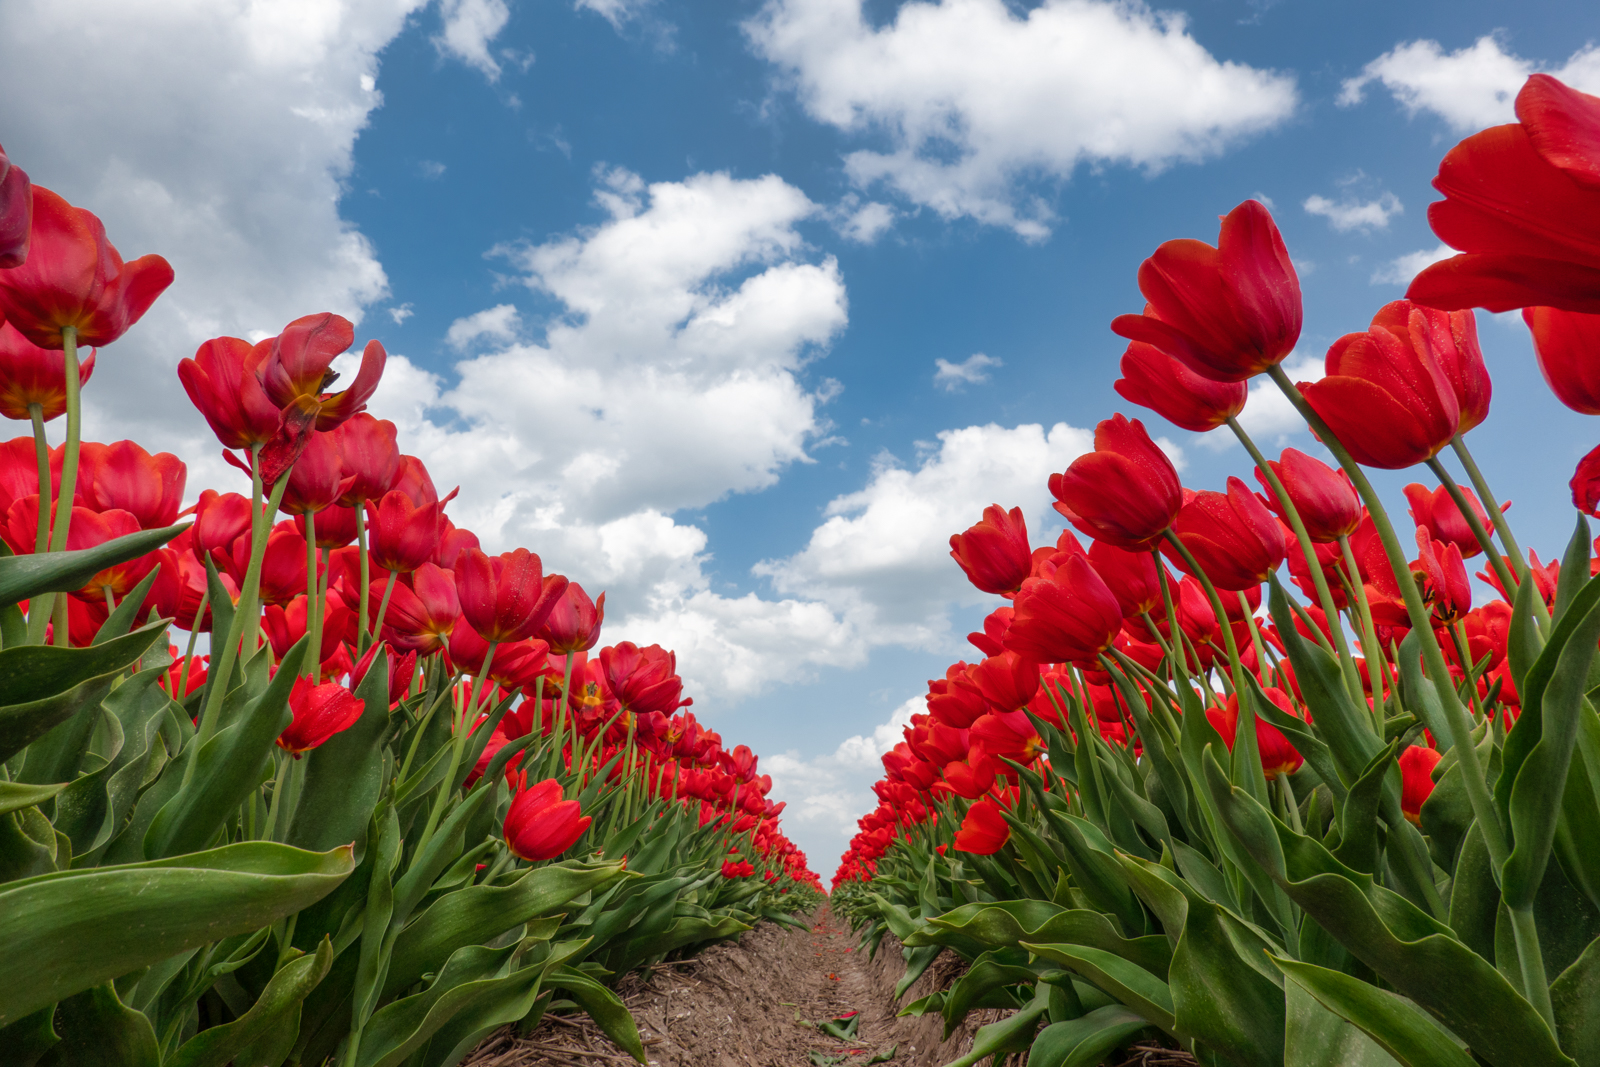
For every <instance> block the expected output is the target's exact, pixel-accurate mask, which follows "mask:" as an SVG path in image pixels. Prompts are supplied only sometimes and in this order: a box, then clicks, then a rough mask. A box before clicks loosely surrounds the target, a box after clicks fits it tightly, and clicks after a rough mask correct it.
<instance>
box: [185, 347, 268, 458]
mask: <svg viewBox="0 0 1600 1067" xmlns="http://www.w3.org/2000/svg"><path fill="white" fill-rule="evenodd" d="M271 347H272V346H271V343H270V342H269V341H263V342H261V343H260V344H258V345H252V344H251V343H250V342H249V341H246V340H244V339H243V338H239V337H214V338H212V339H211V340H209V341H207V342H205V343H204V344H202V345H201V346H200V347H199V348H198V349H196V350H195V354H194V358H193V359H185V360H183V361H181V362H180V363H179V364H178V380H179V381H180V382H182V383H183V388H184V391H185V392H186V393H188V394H189V402H190V403H192V404H193V405H194V406H195V407H196V408H198V409H199V411H200V414H201V415H204V416H205V420H206V423H207V424H208V425H209V426H210V427H211V432H212V433H214V434H216V435H217V440H218V441H221V442H222V447H224V448H242V449H246V450H250V449H254V448H256V447H257V446H259V445H263V444H265V443H266V442H268V441H270V440H272V438H273V435H274V434H276V433H277V432H278V424H279V422H281V421H282V415H281V413H280V412H279V411H278V408H277V405H275V404H273V402H272V401H271V400H269V399H267V393H266V390H265V389H263V388H262V387H261V381H260V379H259V378H258V377H257V373H258V368H259V367H260V364H261V362H262V361H263V360H264V359H266V358H267V355H268V353H269V352H270V351H271Z"/></svg>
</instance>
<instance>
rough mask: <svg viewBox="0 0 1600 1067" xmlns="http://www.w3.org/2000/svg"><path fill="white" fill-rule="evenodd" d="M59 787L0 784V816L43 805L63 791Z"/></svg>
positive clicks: (61, 785)
mask: <svg viewBox="0 0 1600 1067" xmlns="http://www.w3.org/2000/svg"><path fill="white" fill-rule="evenodd" d="M65 788H67V787H66V785H65V784H60V785H28V784H27V783H24V782H0V815H8V814H10V813H11V812H13V811H17V810H19V809H21V808H31V807H33V806H34V805H36V804H43V803H44V802H45V801H47V800H49V799H50V798H51V797H53V796H55V795H56V794H57V793H59V792H61V791H62V790H63V789H65Z"/></svg>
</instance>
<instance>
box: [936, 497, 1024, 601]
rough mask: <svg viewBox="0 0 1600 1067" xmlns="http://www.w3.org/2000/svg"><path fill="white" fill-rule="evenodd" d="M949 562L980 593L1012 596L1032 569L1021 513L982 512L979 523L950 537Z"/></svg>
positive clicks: (990, 509)
mask: <svg viewBox="0 0 1600 1067" xmlns="http://www.w3.org/2000/svg"><path fill="white" fill-rule="evenodd" d="M950 558H951V559H953V560H955V561H956V563H958V564H959V565H960V566H961V569H962V570H963V571H965V572H966V575H967V580H968V581H970V582H971V583H972V584H973V585H975V586H977V587H978V589H980V590H981V591H983V592H985V593H997V594H999V595H1001V596H1006V595H1009V594H1012V593H1015V592H1016V591H1017V590H1018V589H1019V588H1020V587H1021V586H1022V581H1023V579H1024V578H1026V577H1028V575H1029V573H1030V572H1031V571H1032V569H1033V553H1032V550H1030V549H1029V548H1028V526H1027V523H1026V522H1024V521H1023V518H1022V509H1021V508H1012V509H1011V510H1010V511H1009V512H1008V511H1006V510H1005V509H1003V508H1002V507H1001V506H1000V505H999V504H990V505H989V506H988V507H986V508H984V509H983V521H982V522H980V523H978V524H977V525H976V526H971V527H968V528H967V531H966V532H965V533H959V534H954V535H952V536H951V538H950Z"/></svg>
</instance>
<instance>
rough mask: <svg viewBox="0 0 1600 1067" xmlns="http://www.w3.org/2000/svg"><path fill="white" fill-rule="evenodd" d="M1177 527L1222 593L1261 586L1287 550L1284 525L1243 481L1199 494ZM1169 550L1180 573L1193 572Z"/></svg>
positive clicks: (1180, 537)
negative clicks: (1223, 491)
mask: <svg viewBox="0 0 1600 1067" xmlns="http://www.w3.org/2000/svg"><path fill="white" fill-rule="evenodd" d="M1172 529H1173V532H1174V533H1176V534H1177V535H1178V540H1179V541H1181V542H1183V546H1184V547H1185V548H1187V549H1188V550H1189V551H1190V552H1191V553H1193V554H1194V558H1195V562H1196V563H1198V564H1199V565H1200V569H1201V570H1203V571H1205V573H1206V577H1208V578H1210V579H1211V584H1212V585H1214V586H1216V587H1217V588H1218V589H1227V590H1231V591H1236V590H1244V589H1251V588H1254V587H1256V586H1259V585H1260V584H1261V583H1262V582H1264V581H1266V580H1267V575H1269V574H1271V573H1272V572H1273V571H1275V570H1277V569H1278V565H1279V564H1281V563H1282V562H1283V557H1284V555H1285V554H1286V552H1287V548H1286V546H1285V545H1284V542H1283V526H1282V524H1280V523H1279V522H1278V520H1277V519H1275V518H1273V516H1272V513H1271V512H1269V511H1268V510H1267V509H1266V507H1265V506H1263V505H1262V503H1261V501H1260V500H1258V499H1256V495H1255V494H1254V493H1252V492H1251V491H1250V490H1249V488H1247V487H1246V486H1245V484H1244V482H1243V481H1241V480H1240V479H1238V478H1229V479H1228V491H1227V493H1225V494H1224V493H1214V492H1210V491H1206V492H1201V493H1196V494H1195V495H1194V498H1193V499H1192V500H1190V501H1189V502H1188V503H1187V504H1185V505H1184V506H1183V510H1182V511H1180V512H1178V519H1177V522H1175V523H1173V527H1172ZM1165 551H1166V552H1167V555H1168V556H1169V557H1170V558H1171V559H1172V562H1173V565H1174V566H1176V567H1177V568H1178V569H1179V570H1181V571H1183V572H1184V573H1185V574H1193V573H1194V571H1193V570H1192V569H1191V568H1190V566H1189V564H1188V562H1187V561H1186V560H1184V558H1183V557H1182V556H1181V555H1179V554H1178V553H1176V552H1174V551H1173V550H1171V549H1170V548H1168V549H1166V550H1165Z"/></svg>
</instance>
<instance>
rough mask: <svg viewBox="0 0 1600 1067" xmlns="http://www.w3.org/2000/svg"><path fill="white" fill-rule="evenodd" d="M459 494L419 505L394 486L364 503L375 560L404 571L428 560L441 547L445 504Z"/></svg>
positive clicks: (388, 568) (401, 571)
mask: <svg viewBox="0 0 1600 1067" xmlns="http://www.w3.org/2000/svg"><path fill="white" fill-rule="evenodd" d="M455 495H456V494H455V493H454V492H451V494H450V495H449V496H447V497H445V498H444V499H443V500H441V501H439V502H437V503H434V504H425V505H423V506H421V507H417V506H415V505H413V504H412V503H411V500H410V498H409V497H407V496H406V495H405V494H404V493H402V492H400V491H399V490H398V489H391V490H390V491H389V492H387V493H385V494H383V499H381V500H380V501H378V503H377V504H373V503H372V502H371V501H368V502H367V503H366V504H365V505H364V506H365V508H366V509H367V544H368V545H369V546H370V548H369V550H370V551H371V553H372V561H373V562H374V563H376V564H377V565H378V566H380V567H382V568H384V569H385V570H391V571H395V572H397V573H400V574H410V573H411V572H412V571H414V570H416V569H417V568H418V567H420V566H422V564H424V563H426V562H427V561H428V560H429V559H430V558H432V556H433V554H434V552H435V551H436V550H437V549H438V546H439V531H440V525H441V522H440V520H441V519H442V518H443V516H444V507H445V505H446V504H448V503H450V501H451V500H452V499H454V497H455ZM535 558H537V557H535Z"/></svg>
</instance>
